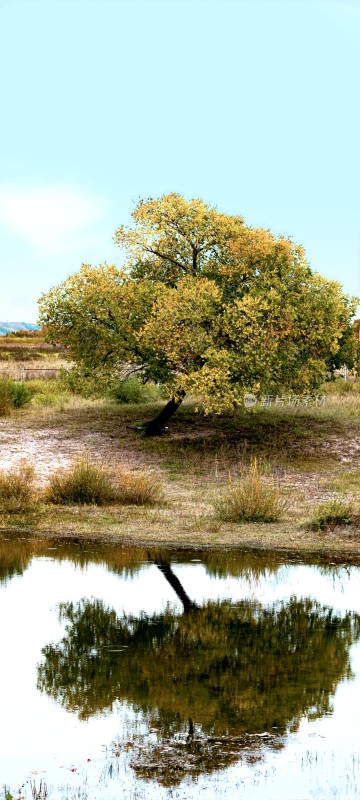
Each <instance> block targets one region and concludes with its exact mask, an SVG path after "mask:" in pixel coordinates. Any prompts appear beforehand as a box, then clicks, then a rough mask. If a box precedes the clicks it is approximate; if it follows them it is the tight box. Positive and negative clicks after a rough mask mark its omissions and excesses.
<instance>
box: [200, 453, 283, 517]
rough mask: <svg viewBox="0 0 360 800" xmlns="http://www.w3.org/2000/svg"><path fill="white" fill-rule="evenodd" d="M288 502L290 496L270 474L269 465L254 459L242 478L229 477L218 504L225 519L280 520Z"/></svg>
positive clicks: (216, 509)
mask: <svg viewBox="0 0 360 800" xmlns="http://www.w3.org/2000/svg"><path fill="white" fill-rule="evenodd" d="M287 506H288V500H287V498H286V497H285V496H284V494H283V491H282V490H281V488H280V487H279V486H278V484H277V483H276V481H275V478H274V477H272V476H271V475H269V474H268V467H267V466H266V465H265V464H263V463H261V462H258V461H257V459H253V461H251V463H250V466H249V468H248V470H247V471H245V470H243V472H242V474H241V475H240V477H239V478H237V479H233V478H231V477H230V478H229V482H228V485H227V487H226V489H225V492H224V494H223V496H222V497H221V498H220V499H219V500H218V501H217V502H216V504H215V514H216V516H217V517H218V518H219V519H220V520H222V521H224V522H276V521H277V520H278V519H280V517H281V516H282V514H283V512H284V511H285V510H286V508H287Z"/></svg>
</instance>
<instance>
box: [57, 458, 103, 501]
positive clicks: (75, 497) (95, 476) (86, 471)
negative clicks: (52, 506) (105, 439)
mask: <svg viewBox="0 0 360 800" xmlns="http://www.w3.org/2000/svg"><path fill="white" fill-rule="evenodd" d="M44 499H45V501H47V502H50V503H56V504H59V505H62V504H63V505H66V504H72V503H81V504H82V503H84V504H89V503H90V504H94V505H105V504H106V503H109V502H112V501H114V500H115V499H116V492H115V490H114V484H113V475H112V473H111V472H110V471H109V470H108V469H107V467H105V466H104V465H103V464H97V463H95V462H92V461H91V460H90V459H89V458H88V457H87V456H86V455H82V456H79V457H78V458H76V459H75V460H74V461H73V462H72V463H71V464H70V465H69V466H68V467H64V468H60V469H58V470H56V472H54V473H53V474H52V475H51V476H50V477H49V479H48V484H47V486H46V488H45V491H44Z"/></svg>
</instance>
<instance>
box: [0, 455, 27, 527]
mask: <svg viewBox="0 0 360 800" xmlns="http://www.w3.org/2000/svg"><path fill="white" fill-rule="evenodd" d="M34 480H35V470H34V467H33V466H32V464H29V463H28V462H27V461H25V460H23V461H20V462H19V464H18V465H17V466H16V467H12V468H11V469H9V470H1V471H0V509H1V511H5V512H6V513H8V514H21V513H22V512H26V511H29V510H31V508H33V506H34V505H35V503H36V495H35V488H34Z"/></svg>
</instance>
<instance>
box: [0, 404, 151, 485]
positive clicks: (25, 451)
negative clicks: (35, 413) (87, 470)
mask: <svg viewBox="0 0 360 800" xmlns="http://www.w3.org/2000/svg"><path fill="white" fill-rule="evenodd" d="M83 453H86V454H88V455H89V456H90V457H91V458H93V459H96V460H99V461H103V462H105V463H109V464H113V465H115V466H116V465H123V464H125V465H127V466H139V465H141V464H143V462H144V458H143V457H141V456H140V455H139V454H137V453H136V451H135V450H134V449H133V448H132V447H131V446H129V444H128V443H126V442H125V437H114V435H113V434H111V432H109V433H108V432H106V431H101V432H98V431H96V430H91V429H90V430H87V431H86V430H83V429H82V430H81V431H79V432H77V431H76V428H75V429H74V428H73V427H71V428H70V430H69V427H68V426H67V425H66V424H64V425H58V424H56V425H53V424H52V421H51V416H50V417H49V418H48V421H47V420H46V418H44V419H43V420H42V425H41V427H40V426H39V421H38V422H36V421H35V419H34V427H30V426H29V418H28V416H27V415H26V416H14V417H13V418H10V419H8V418H7V419H2V420H0V469H3V470H5V469H9V468H11V467H13V466H15V465H16V464H17V463H18V462H19V461H20V460H22V459H26V460H27V461H29V462H31V463H32V464H33V465H34V467H35V469H36V476H37V478H38V480H39V482H40V483H43V482H44V481H45V479H46V477H47V475H48V474H49V472H51V471H53V470H55V469H57V468H58V467H60V466H66V465H67V464H69V463H70V462H71V461H72V460H73V459H74V458H75V457H76V456H78V455H80V454H83Z"/></svg>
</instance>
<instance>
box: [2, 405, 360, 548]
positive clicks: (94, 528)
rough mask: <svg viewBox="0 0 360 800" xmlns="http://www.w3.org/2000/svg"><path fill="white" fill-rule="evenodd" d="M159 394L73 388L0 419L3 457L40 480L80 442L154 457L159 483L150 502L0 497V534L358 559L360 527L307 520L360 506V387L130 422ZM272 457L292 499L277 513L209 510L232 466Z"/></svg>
mask: <svg viewBox="0 0 360 800" xmlns="http://www.w3.org/2000/svg"><path fill="white" fill-rule="evenodd" d="M157 407H158V405H157V404H154V403H152V404H143V405H141V404H138V405H125V404H124V405H119V404H115V403H111V402H109V401H105V400H104V401H100V400H97V401H93V400H84V399H79V398H76V396H75V397H74V396H73V395H71V396H69V397H67V398H64V397H63V396H61V400H60V401H59V403H58V404H57V403H56V402H53V403H52V404H51V406H44V407H41V408H40V407H39V406H36V405H34V406H31V405H30V406H29V407H28V408H25V409H20V410H19V411H17V412H15V413H14V414H13V415H12V416H11V417H3V418H1V420H0V437H1V441H2V449H1V454H0V468H3V469H4V468H6V467H8V466H9V465H13V464H16V463H17V462H18V461H19V459H20V458H28V459H29V460H30V461H31V462H32V463H33V464H34V466H35V468H36V471H37V473H38V476H39V481H40V482H41V481H42V482H44V481H45V480H46V475H48V474H49V472H51V471H52V470H53V469H54V468H56V467H57V466H58V465H59V464H66V463H69V461H71V459H72V458H73V457H74V456H76V455H77V454H79V453H81V452H85V451H86V452H88V453H89V454H90V455H91V456H92V457H94V458H95V459H100V460H102V461H103V462H106V463H112V464H114V465H116V466H119V465H126V466H127V467H130V468H131V469H134V470H135V471H136V470H137V469H147V470H149V471H150V472H153V473H154V474H156V475H158V476H159V477H160V478H161V480H162V481H163V484H164V490H165V498H164V501H163V502H159V503H158V504H156V505H155V506H152V507H142V506H131V505H128V506H123V505H120V504H117V505H116V504H112V505H109V506H101V507H97V506H55V505H45V504H44V503H40V505H39V506H38V507H37V508H36V509H35V510H34V511H33V512H29V513H26V514H6V513H4V511H1V509H0V534H2V535H8V536H11V537H13V536H17V537H20V538H21V537H31V536H39V537H40V538H47V537H49V538H52V537H54V536H56V537H60V538H63V539H64V540H69V539H71V538H74V537H75V539H77V540H79V541H84V542H86V541H93V542H95V541H102V542H106V541H108V542H111V543H112V544H114V543H117V544H118V545H119V546H121V547H123V546H135V545H136V546H146V547H153V546H154V547H164V548H174V549H179V548H182V549H184V548H185V549H189V550H190V549H191V550H194V549H204V550H205V549H209V548H212V549H214V550H215V549H217V550H224V549H225V550H240V549H251V550H264V551H272V552H279V553H289V554H290V555H291V556H294V555H297V556H300V557H303V556H307V555H310V554H316V556H317V557H318V556H323V557H324V558H326V559H327V560H330V561H331V560H338V559H341V560H344V559H345V560H347V561H348V562H349V563H350V562H351V563H360V527H359V525H358V523H357V524H353V525H346V526H345V525H344V526H337V527H335V528H334V529H333V530H328V531H311V530H310V529H309V522H310V520H311V518H312V516H313V513H314V508H315V507H316V505H317V504H318V503H320V502H321V501H324V500H325V501H326V500H332V499H340V500H341V499H344V500H351V502H352V503H353V504H354V505H355V507H356V508H359V507H360V467H359V464H360V460H359V455H360V394H359V393H356V394H355V393H354V394H352V393H350V392H349V393H346V394H341V395H329V396H328V397H327V401H326V405H325V406H324V407H322V408H315V407H309V408H298V409H296V408H295V409H294V408H291V407H290V408H286V407H283V408H282V407H278V408H275V407H273V408H261V409H259V410H257V411H255V412H254V413H249V412H246V411H245V410H240V411H238V412H236V413H234V414H229V415H222V416H221V417H220V416H214V417H205V416H203V415H201V414H195V413H194V408H193V405H192V404H191V403H190V402H189V403H185V404H184V405H183V407H182V408H181V409H180V410H179V412H177V414H176V415H175V416H174V418H173V420H172V422H171V428H170V431H169V433H168V434H166V435H165V436H163V437H161V438H158V439H144V438H142V437H140V436H139V435H138V434H137V433H136V432H134V431H133V430H132V429H131V425H136V424H139V423H141V422H143V421H144V420H146V419H149V418H151V416H152V415H153V414H154V412H155V411H156V408H157ZM253 457H256V458H262V459H266V461H267V462H268V463H269V467H270V469H271V473H272V475H273V476H275V477H276V480H277V481H278V485H279V487H280V489H281V491H282V492H284V495H286V496H287V497H288V499H289V510H288V511H287V512H286V514H285V515H284V518H283V520H281V521H280V522H276V523H248V522H246V523H241V524H239V523H228V522H223V521H219V520H218V519H217V518H216V517H215V515H214V504H215V503H216V500H217V499H218V498H219V497H220V496H221V494H222V492H223V491H224V488H225V486H226V483H227V481H228V478H229V475H231V476H232V477H233V478H234V477H236V476H237V475H238V474H239V470H240V469H242V468H243V467H244V466H245V467H246V465H248V464H249V461H250V459H251V458H253Z"/></svg>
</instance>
